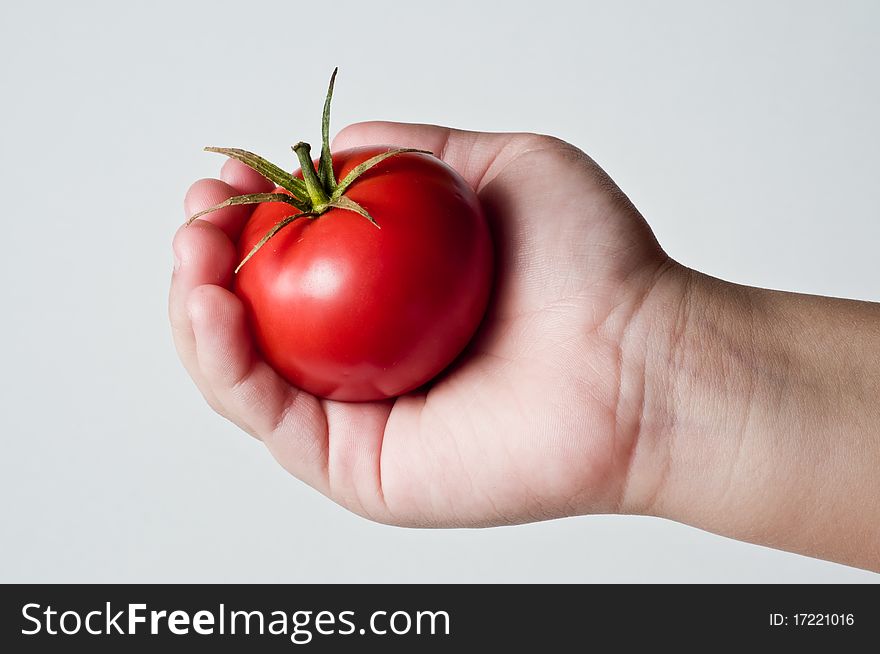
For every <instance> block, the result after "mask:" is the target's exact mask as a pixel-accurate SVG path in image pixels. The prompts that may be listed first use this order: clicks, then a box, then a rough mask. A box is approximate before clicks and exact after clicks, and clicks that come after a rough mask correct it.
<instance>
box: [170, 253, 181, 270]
mask: <svg viewBox="0 0 880 654" xmlns="http://www.w3.org/2000/svg"><path fill="white" fill-rule="evenodd" d="M172 254H173V256H174V272H177V271H178V270H180V257H178V256H177V252H174V251H173V250H172Z"/></svg>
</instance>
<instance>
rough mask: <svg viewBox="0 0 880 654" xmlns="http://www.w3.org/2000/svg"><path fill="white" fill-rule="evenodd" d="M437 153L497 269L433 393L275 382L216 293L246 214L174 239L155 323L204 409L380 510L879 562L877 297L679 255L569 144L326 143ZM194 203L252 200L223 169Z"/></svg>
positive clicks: (377, 127)
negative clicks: (747, 278) (678, 535)
mask: <svg viewBox="0 0 880 654" xmlns="http://www.w3.org/2000/svg"><path fill="white" fill-rule="evenodd" d="M373 143H390V144H395V145H398V146H409V147H415V148H420V149H425V150H430V151H432V152H436V153H438V154H439V156H440V157H441V158H443V159H444V160H445V161H446V162H447V163H449V164H450V165H451V166H452V167H454V168H456V169H457V170H458V171H459V172H460V173H461V174H462V176H463V177H464V178H465V179H466V180H467V181H468V182H470V183H471V184H472V185H473V186H474V187H475V188H476V189H477V190H478V192H479V196H480V199H481V201H482V203H483V206H484V208H485V210H486V212H487V215H488V217H489V220H490V224H491V227H492V232H493V238H494V243H495V249H496V258H497V262H496V263H497V277H496V280H495V288H494V294H493V298H492V300H491V302H490V306H489V313H488V315H487V318H486V320H485V321H484V324H483V326H482V328H481V330H480V332H479V333H478V334H477V337H476V339H475V341H474V343H472V345H471V347H470V348H469V350H468V354H467V356H465V357H464V358H463V359H462V360H461V361H460V362H459V364H458V365H457V366H456V367H455V368H454V369H453V370H452V371H450V372H448V373H446V374H445V375H444V376H442V377H441V378H439V379H438V380H436V382H435V383H434V384H433V385H432V386H431V387H430V389H429V390H428V391H427V392H422V393H414V394H410V395H407V396H405V397H401V398H398V399H396V400H394V401H387V402H377V403H372V404H346V403H341V402H333V401H327V400H321V399H318V398H316V397H313V396H311V395H309V394H307V393H305V392H302V391H299V390H297V389H296V388H293V387H291V386H290V385H288V384H287V383H286V382H285V381H284V380H282V379H281V378H280V377H279V376H278V375H277V374H275V372H274V371H273V370H272V369H271V368H270V367H269V366H268V365H267V364H266V363H265V362H264V361H262V360H261V359H260V357H259V356H258V355H257V353H255V351H254V348H253V346H252V342H251V338H250V335H249V333H248V328H247V325H246V323H245V319H244V312H243V309H242V305H241V303H240V302H239V300H238V299H237V298H236V296H235V295H233V294H232V293H231V292H230V291H229V290H227V288H228V286H229V284H230V281H231V279H232V269H233V266H234V264H235V263H236V257H237V253H236V248H235V247H234V246H233V243H234V241H235V239H236V238H237V235H238V233H239V231H240V230H241V228H242V225H243V224H244V222H245V221H246V220H247V217H248V209H247V208H244V207H232V208H227V209H223V210H221V211H217V212H215V213H212V214H209V215H207V216H206V217H205V219H203V220H198V221H196V222H195V223H193V225H192V226H191V227H189V228H187V229H181V230H180V231H178V233H177V236H176V237H175V241H174V250H175V253H176V256H177V259H178V261H179V267H178V268H177V270H176V272H175V273H174V279H173V282H172V287H171V301H170V313H171V321H172V325H173V331H174V338H175V342H176V344H177V348H178V351H179V353H180V356H181V359H182V360H183V362H184V364H185V365H186V367H187V369H188V370H189V372H190V374H191V375H192V377H193V379H194V380H195V382H196V384H197V385H198V386H199V388H200V389H201V391H202V393H203V394H204V395H205V397H206V399H207V400H208V402H209V403H210V404H211V406H212V407H213V408H214V409H215V410H216V411H217V412H219V413H221V414H222V415H224V416H226V417H227V418H229V419H230V420H232V421H233V422H235V423H236V424H238V425H239V426H240V427H241V428H242V429H245V430H246V431H248V432H250V433H251V434H253V435H254V436H256V437H257V438H259V439H261V440H262V441H263V442H264V443H265V444H266V446H267V447H268V448H269V450H270V451H271V452H272V454H273V455H274V456H275V458H276V459H277V460H278V461H279V462H280V463H281V465H283V466H284V467H285V468H286V469H287V470H289V471H290V472H291V473H292V474H294V475H296V476H297V477H299V478H300V479H302V480H304V481H306V482H307V483H309V484H311V485H312V486H314V487H315V488H317V489H318V490H320V491H321V492H322V493H324V494H326V495H327V496H328V497H330V498H332V499H333V500H335V501H337V502H339V503H340V504H342V505H343V506H345V507H347V508H349V509H351V510H352V511H356V512H357V513H360V514H361V515H364V516H367V517H369V518H372V519H374V520H378V521H381V522H388V523H394V524H400V525H418V526H433V527H441V526H448V527H451V526H477V525H497V524H511V523H517V522H527V521H534V520H544V519H547V518H555V517H559V516H567V515H577V514H584V513H595V512H637V513H650V514H655V515H662V516H665V517H670V518H673V519H676V520H680V521H682V522H689V523H691V524H695V525H697V526H700V527H703V528H705V529H709V530H712V531H716V532H719V533H724V534H727V535H730V536H733V537H736V538H742V539H746V540H751V541H754V542H760V543H764V544H768V545H771V546H774V547H780V548H785V549H791V550H794V551H798V552H802V553H805V554H811V555H813V556H821V557H825V558H831V559H835V560H839V561H843V562H847V563H851V564H855V565H862V566H865V567H875V568H877V567H880V475H878V474H877V468H878V465H880V435H878V434H880V427H878V425H880V402H878V397H880V305H876V304H871V303H866V302H852V301H844V300H832V299H828V298H817V297H811V296H800V295H795V294H791V293H778V292H771V291H765V290H761V289H754V288H746V287H742V286H736V285H734V284H728V283H725V282H721V281H719V280H715V279H712V278H708V277H706V276H704V275H700V274H698V273H695V272H694V271H691V270H688V269H686V268H683V267H682V266H680V265H679V264H677V263H675V262H674V261H672V260H671V259H669V258H668V257H667V256H666V255H665V254H664V253H663V252H662V250H661V249H660V248H659V246H658V245H657V242H656V241H655V239H654V237H653V235H652V233H651V231H650V229H649V228H648V226H647V225H646V224H645V222H644V220H643V219H642V217H641V216H640V215H639V213H638V211H636V209H635V208H634V207H633V206H632V204H631V203H630V202H629V201H628V199H627V198H626V196H625V195H624V194H623V193H622V192H621V191H620V189H618V188H617V186H615V184H614V183H613V182H612V181H611V180H610V179H609V178H608V176H607V175H606V174H605V173H604V172H602V170H600V169H599V168H598V167H597V166H596V164H595V163H594V162H593V161H592V160H591V159H590V158H589V157H587V156H586V155H585V154H584V153H583V152H581V151H580V150H577V149H576V148H574V147H573V146H571V145H568V144H566V143H563V142H561V141H558V140H556V139H552V138H549V137H543V136H535V135H530V134H481V133H473V132H461V131H456V130H449V129H446V128H441V127H432V126H422V125H402V124H392V123H364V124H359V125H354V126H352V127H349V128H348V129H346V130H344V131H343V132H342V133H341V134H340V135H339V137H338V138H337V139H336V147H338V148H340V149H342V148H347V147H351V146H356V145H365V144H373ZM221 176H222V178H223V181H218V180H202V181H199V182H197V183H196V184H195V185H193V187H192V188H191V189H190V191H189V193H188V194H187V199H186V211H187V214H188V215H192V214H193V213H195V212H197V211H199V210H201V209H204V208H206V207H209V206H211V205H214V204H217V203H219V202H221V201H223V200H224V199H226V198H228V197H230V196H232V195H237V194H241V193H249V192H257V191H263V190H268V188H269V185H268V183H266V182H265V181H263V180H262V179H261V178H259V177H258V176H257V175H256V174H255V173H253V172H251V171H250V170H248V169H246V168H244V167H242V166H241V165H239V164H237V163H236V162H234V161H230V162H228V163H227V164H226V165H225V166H224V167H223V171H222V175H221Z"/></svg>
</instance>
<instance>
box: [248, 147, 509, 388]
mask: <svg viewBox="0 0 880 654" xmlns="http://www.w3.org/2000/svg"><path fill="white" fill-rule="evenodd" d="M387 149H388V148H381V147H369V148H356V149H352V150H346V151H343V152H339V153H334V155H333V166H334V170H335V172H336V175H337V179H342V178H344V177H345V175H346V174H347V173H348V172H349V171H350V170H351V169H352V168H353V167H355V166H357V165H358V164H360V163H362V162H364V161H366V160H367V159H369V158H370V157H373V156H374V155H376V154H379V153H381V152H385V151H386V150H387ZM298 176H300V177H301V173H300V174H299V175H298ZM276 192H284V191H282V190H281V189H276ZM346 196H347V197H349V198H350V199H352V200H354V201H355V202H357V203H359V204H360V205H361V206H362V207H363V208H364V209H366V210H367V211H368V212H369V213H370V214H371V215H372V216H373V218H374V219H375V220H376V222H377V223H378V225H379V227H380V228H379V229H377V228H376V226H375V225H372V224H371V223H370V222H369V221H368V220H367V219H366V218H363V217H362V216H359V215H358V214H356V213H354V212H352V211H346V210H343V209H331V210H329V211H327V212H326V213H324V214H322V215H321V216H319V217H318V218H314V219H313V218H300V219H298V220H296V221H294V222H293V223H291V224H289V225H287V226H286V227H284V228H283V229H282V230H281V231H279V232H278V233H277V235H275V237H274V238H272V239H271V240H270V241H269V242H268V243H266V244H265V245H264V246H263V247H262V249H261V250H259V251H258V252H257V253H256V254H255V255H254V256H253V258H252V259H250V261H248V262H247V264H246V265H244V266H243V267H242V268H241V270H240V271H239V273H238V274H237V275H236V281H235V288H234V290H235V293H236V294H237V295H238V296H239V297H240V298H241V299H242V301H243V303H244V306H245V307H246V310H247V314H248V318H249V320H250V324H251V327H252V330H253V334H254V337H255V339H256V344H257V346H258V348H259V350H260V351H261V352H262V354H263V356H264V357H265V358H266V360H267V361H268V362H269V364H271V365H272V367H273V368H274V369H275V370H277V371H278V372H279V373H280V374H281V375H282V376H284V377H285V378H286V379H287V380H288V381H290V383H292V384H294V385H295V386H298V387H300V388H303V389H305V390H306V391H308V392H310V393H314V394H316V395H320V396H322V397H327V398H331V399H334V400H351V401H364V400H380V399H384V398H389V397H393V396H396V395H400V394H402V393H406V392H407V391H410V390H413V389H414V388H416V387H418V386H421V385H422V384H424V383H425V382H427V381H428V380H430V379H431V378H433V377H434V376H436V375H437V374H438V373H440V372H441V371H442V370H443V369H444V368H446V366H448V365H449V364H450V363H451V362H452V360H453V359H454V358H455V357H456V356H457V355H458V354H459V353H460V352H461V350H462V349H463V348H464V346H465V345H466V344H467V343H468V341H469V340H470V338H471V337H472V336H473V333H474V331H475V330H476V328H477V326H478V325H479V323H480V320H481V319H482V316H483V313H484V311H485V307H486V302H487V300H488V296H489V291H490V286H491V278H492V246H491V240H490V235H489V228H488V225H487V222H486V219H485V216H484V215H483V212H482V210H481V208H480V204H479V201H478V199H477V196H476V194H475V193H474V191H473V189H471V188H470V187H469V186H468V185H467V183H466V182H465V181H464V180H463V179H462V178H461V177H460V176H459V175H458V174H457V173H456V172H455V171H454V170H452V168H450V167H449V166H447V165H446V164H444V163H443V162H442V161H440V160H439V159H437V158H435V157H432V156H430V155H427V154H420V153H404V154H399V155H397V156H394V157H391V158H389V159H386V160H385V161H383V162H382V163H380V164H379V165H377V166H376V167H374V168H372V169H370V170H368V171H367V172H366V173H364V174H363V175H362V176H361V177H360V178H358V179H357V180H356V181H355V182H354V184H352V186H351V187H350V188H349V189H348V191H347V192H346ZM293 213H295V210H293V208H292V207H290V206H288V205H286V204H283V203H279V202H274V203H263V204H260V205H258V206H257V208H256V209H255V211H254V213H253V215H252V217H251V218H250V220H249V221H248V223H247V225H246V226H245V228H244V231H243V233H242V235H241V238H240V240H239V244H238V247H239V254H240V255H241V258H244V257H245V256H246V255H247V254H248V253H249V252H250V251H251V249H252V248H253V247H254V245H255V244H256V243H257V242H258V241H259V240H260V239H261V238H262V237H263V236H264V235H265V234H266V233H267V232H268V231H269V230H270V229H271V228H272V226H273V225H275V224H276V223H277V222H279V221H280V220H282V219H283V218H285V217H287V216H290V215H292V214H293Z"/></svg>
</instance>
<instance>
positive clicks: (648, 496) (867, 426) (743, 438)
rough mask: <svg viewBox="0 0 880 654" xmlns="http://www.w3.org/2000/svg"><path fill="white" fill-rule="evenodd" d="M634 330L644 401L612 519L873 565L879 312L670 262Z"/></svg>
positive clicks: (877, 537)
mask: <svg viewBox="0 0 880 654" xmlns="http://www.w3.org/2000/svg"><path fill="white" fill-rule="evenodd" d="M639 319H640V321H641V323H642V324H640V325H637V326H634V327H633V329H632V330H631V331H632V332H633V334H634V336H633V338H639V342H641V343H644V347H643V349H642V352H643V354H644V365H643V366H642V369H643V382H642V383H643V388H644V394H643V402H642V411H641V417H640V421H639V424H640V429H639V433H638V437H637V440H636V445H635V447H634V449H633V455H632V460H631V463H630V473H629V476H628V482H627V484H626V487H625V493H624V496H623V497H624V501H623V503H622V509H623V510H624V511H627V512H632V513H642V514H649V515H656V516H660V517H665V518H670V519H673V520H676V521H679V522H684V523H688V524H691V525H694V526H697V527H700V528H703V529H707V530H709V531H713V532H716V533H720V534H724V535H727V536H731V537H734V538H738V539H742V540H748V541H751V542H757V543H761V544H765V545H769V546H772V547H778V548H783V549H790V550H793V551H798V552H801V553H805V554H809V555H812V556H819V557H823V558H830V559H835V560H839V561H843V562H847V563H854V564H856V565H867V566H869V567H870V566H874V567H876V566H877V565H878V564H880V533H878V532H877V530H876V527H875V526H874V525H876V524H880V502H878V501H877V498H878V497H880V484H878V477H877V475H876V473H875V468H876V465H877V462H878V460H880V439H878V438H877V425H878V424H880V410H878V407H877V402H876V398H877V397H878V393H880V372H878V365H877V362H876V358H877V357H876V353H877V352H878V351H880V334H878V330H877V328H876V325H877V324H880V308H878V305H876V304H869V303H863V302H852V301H846V300H832V299H828V298H816V297H811V296H803V295H796V294H792V293H781V292H775V291H767V290H763V289H755V288H748V287H744V286H739V285H736V284H731V283H727V282H723V281H721V280H718V279H714V278H711V277H708V276H706V275H702V274H700V273H697V272H695V271H692V270H689V269H686V268H684V267H682V266H679V265H678V264H675V265H670V267H669V270H668V272H666V273H665V274H664V275H662V276H661V277H659V278H658V280H657V283H656V284H655V286H654V288H653V290H652V292H651V294H650V296H648V298H647V299H646V302H645V307H644V310H643V311H642V312H640V314H639ZM636 334H638V336H635V335H636ZM842 344H846V345H842ZM872 358H873V359H875V361H873V362H872V361H871V359H872ZM830 524H833V525H835V527H834V528H833V529H830V528H829V525H830Z"/></svg>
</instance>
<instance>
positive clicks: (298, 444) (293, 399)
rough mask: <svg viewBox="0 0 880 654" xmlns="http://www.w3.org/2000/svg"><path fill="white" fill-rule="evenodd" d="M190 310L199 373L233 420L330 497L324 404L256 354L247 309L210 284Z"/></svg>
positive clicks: (194, 296) (198, 291)
mask: <svg viewBox="0 0 880 654" xmlns="http://www.w3.org/2000/svg"><path fill="white" fill-rule="evenodd" d="M187 310H188V313H189V315H190V319H191V321H192V326H193V333H194V335H195V342H196V353H197V356H198V362H199V368H200V369H201V371H202V374H203V375H204V376H205V379H206V381H207V383H208V384H209V385H210V387H211V389H212V391H213V393H214V395H215V396H216V397H217V399H218V400H219V401H220V403H221V404H222V405H223V406H224V407H225V408H226V410H227V411H228V413H229V417H230V419H231V420H232V421H233V422H235V423H236V424H237V425H239V426H240V427H241V428H242V429H245V430H246V431H248V432H250V433H251V434H253V435H254V436H256V437H257V438H260V439H261V440H263V441H264V442H265V443H266V445H267V447H268V448H269V450H270V451H271V452H272V454H273V455H274V456H275V458H276V459H278V461H279V462H281V463H282V465H284V466H285V467H286V468H287V469H288V470H289V471H290V472H291V473H292V474H294V475H295V476H297V477H299V478H300V479H302V480H303V481H305V482H306V483H308V484H310V485H312V486H314V487H315V488H317V489H318V490H321V491H322V492H325V493H326V492H327V450H328V448H327V440H328V439H327V420H326V417H325V415H324V412H323V410H322V408H321V405H320V403H319V402H318V400H317V399H316V398H315V397H314V396H312V395H309V394H308V393H306V392H305V391H301V390H299V389H297V388H294V387H292V386H290V385H289V384H288V383H287V382H286V381H284V380H283V379H282V378H281V377H279V376H278V374H277V373H276V372H275V371H274V370H272V368H271V367H269V365H268V364H267V363H266V362H265V361H263V360H262V358H260V357H259V356H258V355H257V353H256V352H255V351H254V347H253V344H252V341H251V337H250V333H249V331H248V328H247V324H246V320H245V314H244V307H243V305H242V303H241V300H239V299H238V298H237V297H236V296H235V295H234V294H233V293H231V292H230V291H228V290H226V289H225V288H221V287H219V286H213V285H205V286H200V287H198V288H196V289H194V290H193V291H192V293H190V296H189V300H188V301H187Z"/></svg>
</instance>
